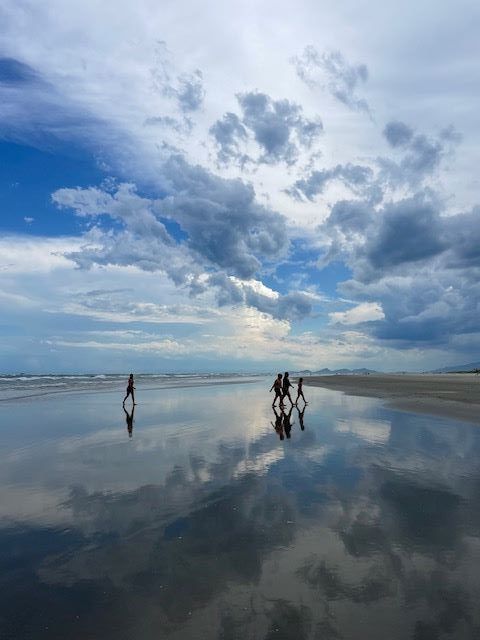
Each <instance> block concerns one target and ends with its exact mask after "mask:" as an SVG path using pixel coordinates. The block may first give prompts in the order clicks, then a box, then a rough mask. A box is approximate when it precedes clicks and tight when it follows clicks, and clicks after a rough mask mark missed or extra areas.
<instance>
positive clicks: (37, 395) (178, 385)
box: [0, 376, 258, 405]
mask: <svg viewBox="0 0 480 640" xmlns="http://www.w3.org/2000/svg"><path fill="white" fill-rule="evenodd" d="M162 382H165V381H164V380H163V379H162V381H161V382H160V383H159V384H157V385H155V386H145V387H144V386H141V385H140V383H138V382H137V384H138V385H139V386H138V391H139V392H142V391H166V390H174V389H186V388H193V387H212V386H224V385H236V384H253V383H255V382H258V380H257V379H256V378H254V377H253V376H252V378H248V377H247V376H245V378H235V379H228V377H226V379H224V380H218V379H216V380H192V379H190V380H187V379H185V378H180V379H178V380H177V381H175V383H174V384H171V383H170V384H162ZM168 382H171V381H168ZM148 383H149V385H151V384H152V383H151V382H150V381H148ZM124 390H125V385H124V384H119V383H116V384H115V385H111V386H109V387H104V388H103V389H102V388H99V387H97V388H95V389H92V388H89V387H84V386H83V387H77V388H75V387H69V388H65V389H47V390H42V391H40V390H38V391H35V392H34V393H29V394H22V395H17V396H7V397H3V398H2V397H0V405H1V404H3V403H5V404H6V403H9V402H22V401H23V400H25V401H32V400H37V399H38V400H40V399H48V398H50V397H51V396H55V395H62V396H64V395H76V394H87V393H88V394H90V395H98V394H105V393H117V392H118V393H120V394H122V393H123V391H124Z"/></svg>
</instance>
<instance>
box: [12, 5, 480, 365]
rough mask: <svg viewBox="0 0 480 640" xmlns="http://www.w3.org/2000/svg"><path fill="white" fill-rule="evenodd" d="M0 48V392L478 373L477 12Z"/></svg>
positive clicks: (260, 10) (124, 10) (103, 19)
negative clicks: (34, 380) (108, 376)
mask: <svg viewBox="0 0 480 640" xmlns="http://www.w3.org/2000/svg"><path fill="white" fill-rule="evenodd" d="M0 24H1V25H2V26H1V28H0V29H1V31H0V308H1V310H2V311H1V314H0V372H3V373H18V372H26V373H49V372H52V373H69V372H123V371H130V370H132V371H136V372H181V371H184V372H192V371H198V372H202V371H215V372H232V371H239V372H240V371H241V372H247V371H250V372H262V371H273V370H276V369H278V370H285V369H287V368H289V369H292V370H304V369H310V370H318V369H321V368H323V367H330V368H340V367H349V368H356V367H368V368H371V369H378V370H383V371H397V370H411V371H422V370H430V369H434V368H436V367H442V366H446V365H455V364H461V363H465V362H473V361H476V360H480V332H479V323H478V316H479V311H480V284H479V283H480V277H479V276H480V195H479V194H478V191H479V180H480V179H479V177H478V171H477V165H478V149H479V145H480V128H479V127H478V113H479V111H480V104H479V103H480V68H479V66H478V63H477V62H478V59H479V56H480V42H479V39H478V30H479V27H480V5H479V4H478V3H477V2H475V1H474V0H456V1H455V2H453V1H451V0H446V1H445V2H442V3H438V2H433V0H416V1H415V2H413V0H407V1H406V2H403V3H394V2H393V1H390V0H388V1H387V2H385V1H384V0H382V1H380V0H370V1H369V2H363V1H359V0H336V1H335V2H333V1H325V0H320V1H319V0H312V1H310V0H302V1H301V2H297V3H292V2H284V1H278V0H276V1H275V2H273V1H263V2H262V1H260V2H257V1H256V2H250V1H245V2H242V3H234V2H230V1H227V2H225V1H222V2H220V1H218V0H213V1H212V2H210V3H200V2H197V1H188V2H187V1H186V0H181V1H175V2H174V1H166V0H164V1H162V2H161V3H159V2H158V1H155V2H154V1H151V0H137V1H136V2H131V1H130V2H126V1H124V0H116V1H115V2H111V1H107V2H102V3H100V2H98V1H93V0H83V1H82V2H78V0H76V1H73V0H70V1H66V2H65V1H64V0H62V1H59V0H44V2H42V3H38V2H32V1H30V0H15V1H11V0H4V2H3V3H2V7H1V8H0Z"/></svg>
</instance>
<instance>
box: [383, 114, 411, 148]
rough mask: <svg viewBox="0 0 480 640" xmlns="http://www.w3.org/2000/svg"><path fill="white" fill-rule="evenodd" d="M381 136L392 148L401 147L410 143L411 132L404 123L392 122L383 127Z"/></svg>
mask: <svg viewBox="0 0 480 640" xmlns="http://www.w3.org/2000/svg"><path fill="white" fill-rule="evenodd" d="M383 135H384V136H385V138H386V139H387V141H388V143H389V144H390V145H391V146H392V147H401V146H403V145H405V144H407V143H408V142H410V140H411V139H412V137H413V131H412V129H411V128H410V127H409V126H408V125H406V124H405V123H404V122H399V121H397V120H393V121H392V122H388V123H387V124H386V125H385V129H384V130H383Z"/></svg>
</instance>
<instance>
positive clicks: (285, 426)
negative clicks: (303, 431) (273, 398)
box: [283, 404, 293, 438]
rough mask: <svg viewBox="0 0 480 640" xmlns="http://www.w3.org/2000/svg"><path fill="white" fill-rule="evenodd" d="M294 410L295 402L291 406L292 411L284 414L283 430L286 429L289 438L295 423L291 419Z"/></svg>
mask: <svg viewBox="0 0 480 640" xmlns="http://www.w3.org/2000/svg"><path fill="white" fill-rule="evenodd" d="M292 411H293V404H292V406H291V407H290V411H289V412H288V413H285V414H284V416H283V430H284V431H285V435H286V436H287V438H290V432H291V430H292V425H293V422H292V420H291V418H292Z"/></svg>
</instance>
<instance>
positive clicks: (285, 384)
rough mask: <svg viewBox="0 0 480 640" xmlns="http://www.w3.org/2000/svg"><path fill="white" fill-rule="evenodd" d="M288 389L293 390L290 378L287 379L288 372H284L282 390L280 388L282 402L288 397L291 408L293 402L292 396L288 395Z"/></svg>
mask: <svg viewBox="0 0 480 640" xmlns="http://www.w3.org/2000/svg"><path fill="white" fill-rule="evenodd" d="M290 387H292V389H293V384H292V383H291V382H290V378H289V377H288V371H285V374H284V376H283V388H282V391H283V400H285V398H286V397H288V399H289V400H290V403H291V405H292V407H293V400H292V396H291V395H290Z"/></svg>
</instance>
